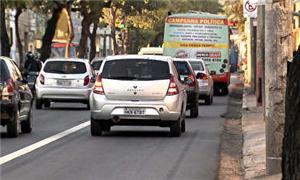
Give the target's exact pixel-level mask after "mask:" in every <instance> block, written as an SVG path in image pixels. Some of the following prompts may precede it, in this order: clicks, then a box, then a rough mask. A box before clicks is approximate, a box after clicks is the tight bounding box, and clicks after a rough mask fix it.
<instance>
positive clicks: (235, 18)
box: [224, 0, 245, 32]
mask: <svg viewBox="0 0 300 180" xmlns="http://www.w3.org/2000/svg"><path fill="white" fill-rule="evenodd" d="M224 13H225V14H226V15H227V16H228V19H229V20H230V21H232V22H235V23H236V24H237V27H238V30H239V31H240V32H244V25H245V18H244V15H243V1H241V0H225V2H224Z"/></svg>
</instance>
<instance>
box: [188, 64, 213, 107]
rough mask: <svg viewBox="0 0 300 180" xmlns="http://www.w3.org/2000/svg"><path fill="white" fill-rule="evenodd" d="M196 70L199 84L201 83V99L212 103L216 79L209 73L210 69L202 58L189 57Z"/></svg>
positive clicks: (208, 103)
mask: <svg viewBox="0 0 300 180" xmlns="http://www.w3.org/2000/svg"><path fill="white" fill-rule="evenodd" d="M188 61H189V62H190V64H191V65H192V68H193V70H194V71H195V74H196V77H197V80H198V84H199V91H200V94H199V99H203V100H204V101H205V104H207V105H210V104H212V103H213V97H214V81H213V79H212V77H211V75H210V74H209V73H208V69H207V67H206V66H205V63H204V61H203V60H202V59H188Z"/></svg>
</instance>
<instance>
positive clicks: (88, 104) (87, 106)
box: [86, 102, 91, 110]
mask: <svg viewBox="0 0 300 180" xmlns="http://www.w3.org/2000/svg"><path fill="white" fill-rule="evenodd" d="M86 109H87V110H90V109H91V106H90V103H89V102H87V105H86Z"/></svg>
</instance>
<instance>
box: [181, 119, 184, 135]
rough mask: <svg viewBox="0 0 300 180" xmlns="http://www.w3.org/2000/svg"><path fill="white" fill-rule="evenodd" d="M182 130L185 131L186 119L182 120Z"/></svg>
mask: <svg viewBox="0 0 300 180" xmlns="http://www.w3.org/2000/svg"><path fill="white" fill-rule="evenodd" d="M181 132H183V133H184V132H185V119H183V120H182V121H181Z"/></svg>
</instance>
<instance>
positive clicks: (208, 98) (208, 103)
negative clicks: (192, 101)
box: [204, 95, 213, 105]
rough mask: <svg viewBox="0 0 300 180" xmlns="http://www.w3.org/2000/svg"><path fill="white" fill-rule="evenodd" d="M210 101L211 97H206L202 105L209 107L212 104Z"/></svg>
mask: <svg viewBox="0 0 300 180" xmlns="http://www.w3.org/2000/svg"><path fill="white" fill-rule="evenodd" d="M212 99H213V97H212V95H209V96H206V97H205V99H204V103H205V104H206V105H211V104H212Z"/></svg>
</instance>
